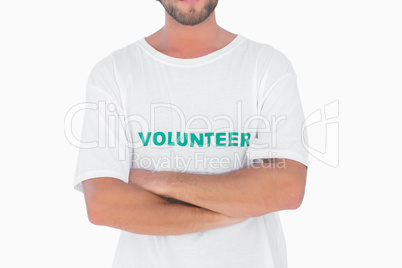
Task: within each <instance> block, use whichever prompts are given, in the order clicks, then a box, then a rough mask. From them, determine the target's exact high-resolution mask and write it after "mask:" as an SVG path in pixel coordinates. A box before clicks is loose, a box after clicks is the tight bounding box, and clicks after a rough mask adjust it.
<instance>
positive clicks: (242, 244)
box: [74, 35, 308, 268]
mask: <svg viewBox="0 0 402 268" xmlns="http://www.w3.org/2000/svg"><path fill="white" fill-rule="evenodd" d="M86 100H87V102H89V103H90V104H89V105H88V109H86V111H85V119H84V124H83V130H82V136H81V147H82V148H81V149H80V150H79V157H78V164H77V169H76V176H75V180H74V188H75V189H77V190H80V191H82V188H81V182H82V181H83V180H86V179H90V178H94V177H114V178H117V179H120V180H122V181H124V182H128V175H129V170H130V168H144V169H148V170H156V171H162V170H170V171H181V172H190V173H191V172H192V173H206V174H217V173H222V172H228V171H232V170H235V169H239V168H242V167H245V166H246V165H250V164H251V161H252V159H261V158H276V157H281V158H282V157H283V158H288V159H293V160H296V161H299V162H301V163H303V164H304V165H306V166H307V165H308V154H307V151H306V150H305V148H304V146H303V142H302V140H303V139H304V141H306V138H307V136H306V135H305V134H306V133H303V121H304V115H303V110H302V106H301V103H300V97H299V93H298V89H297V83H296V75H295V72H294V70H293V68H292V65H291V63H290V62H289V60H288V59H287V58H286V57H285V56H284V55H283V54H282V53H280V52H279V51H277V50H276V49H274V48H272V47H271V46H269V45H267V44H262V43H258V42H255V41H252V40H250V39H248V38H246V37H244V36H242V35H237V36H236V38H235V39H234V40H233V41H232V42H230V43H229V44H228V45H226V46H225V47H224V48H222V49H219V50H217V51H215V52H213V53H210V54H208V55H205V56H202V57H198V58H191V59H182V58H175V57H171V56H168V55H165V54H163V53H161V52H159V51H157V50H156V49H154V48H153V47H152V46H151V45H150V44H148V43H147V41H146V40H145V39H144V38H141V39H139V40H137V41H136V42H134V43H132V44H130V45H128V46H126V47H124V48H121V49H119V50H116V51H113V52H112V53H110V54H109V55H108V56H107V57H105V58H104V59H102V60H100V61H99V62H98V63H97V64H96V65H95V66H94V68H93V70H92V72H91V73H90V75H89V79H88V83H87V95H86ZM286 266H287V265H286V247H285V240H284V236H283V233H282V228H281V223H280V219H279V215H278V213H276V212H274V213H268V214H266V215H263V216H261V217H253V218H249V219H247V220H245V221H244V222H242V223H239V224H235V225H232V226H228V227H222V228H216V229H212V230H208V231H204V232H198V233H192V234H184V235H169V236H154V235H140V234H134V233H129V232H126V231H122V232H121V236H120V239H119V243H118V247H117V250H116V255H115V259H114V266H113V267H115V268H128V267H135V268H152V267H156V268H165V267H166V268H180V267H183V268H206V267H219V268H244V267H253V268H271V267H275V268H284V267H286Z"/></svg>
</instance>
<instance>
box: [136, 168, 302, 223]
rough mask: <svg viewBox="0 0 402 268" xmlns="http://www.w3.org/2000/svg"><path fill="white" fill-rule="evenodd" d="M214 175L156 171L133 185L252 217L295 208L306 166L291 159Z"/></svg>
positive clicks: (225, 212)
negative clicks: (136, 184)
mask: <svg viewBox="0 0 402 268" xmlns="http://www.w3.org/2000/svg"><path fill="white" fill-rule="evenodd" d="M278 161H283V166H280V165H279V164H280V163H270V164H269V165H268V164H264V165H261V166H260V167H255V168H252V167H250V168H244V169H240V170H236V171H232V172H228V173H223V174H216V175H204V174H191V173H176V172H156V173H150V174H148V175H147V176H143V177H142V179H141V178H140V177H137V178H136V177H135V170H134V172H133V176H130V178H132V179H133V183H138V185H139V186H140V187H144V189H146V190H149V191H151V192H154V193H156V194H159V195H164V196H167V197H171V198H175V199H179V200H181V201H184V202H188V203H191V204H194V205H197V206H200V207H203V208H207V209H210V210H213V211H216V212H219V213H222V214H225V215H228V216H231V217H256V216H261V215H264V214H266V213H269V212H273V211H279V210H284V209H292V208H297V207H298V206H299V205H300V203H301V201H302V199H303V195H304V187H305V179H306V167H305V166H304V165H302V164H300V163H298V162H296V161H292V160H278Z"/></svg>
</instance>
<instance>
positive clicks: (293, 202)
mask: <svg viewBox="0 0 402 268" xmlns="http://www.w3.org/2000/svg"><path fill="white" fill-rule="evenodd" d="M303 197H304V191H303V193H298V194H295V195H294V196H292V197H290V198H289V201H288V203H287V209H293V210H294V209H298V208H299V207H300V206H301V204H302V203H303Z"/></svg>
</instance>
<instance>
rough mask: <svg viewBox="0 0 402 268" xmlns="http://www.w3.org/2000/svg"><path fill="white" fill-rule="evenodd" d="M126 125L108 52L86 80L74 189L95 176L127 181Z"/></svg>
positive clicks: (111, 59)
mask: <svg viewBox="0 0 402 268" xmlns="http://www.w3.org/2000/svg"><path fill="white" fill-rule="evenodd" d="M125 129H126V128H125V112H124V107H123V102H122V98H121V92H120V89H119V86H118V83H117V81H116V74H115V67H114V61H113V58H112V57H111V55H109V56H107V57H105V58H104V59H102V60H101V61H99V62H98V63H97V64H96V65H95V66H94V67H93V68H92V70H91V72H90V74H89V77H88V80H87V85H86V106H85V111H84V121H83V126H82V132H81V138H80V148H79V152H78V161H77V165H76V172H75V177H74V189H76V190H78V191H81V192H82V181H84V180H87V179H91V178H97V177H113V178H116V179H120V180H122V181H124V182H128V176H129V172H130V155H131V154H130V153H129V152H130V151H129V146H128V144H129V143H128V140H129V137H128V136H127V133H126V131H125Z"/></svg>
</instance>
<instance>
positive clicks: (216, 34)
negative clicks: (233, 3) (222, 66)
mask: <svg viewBox="0 0 402 268" xmlns="http://www.w3.org/2000/svg"><path fill="white" fill-rule="evenodd" d="M165 13H166V15H165V25H164V26H163V27H162V28H161V29H159V30H158V31H157V32H155V33H154V34H152V35H150V36H148V37H147V38H146V40H147V41H148V43H149V44H150V45H151V46H153V47H154V48H155V49H156V50H158V51H160V52H162V53H164V54H166V55H169V56H173V57H178V58H195V57H200V56H203V55H206V54H209V53H211V52H213V51H216V50H218V49H220V48H222V47H224V46H226V45H227V44H228V43H230V42H231V41H232V40H233V38H234V37H235V36H236V35H235V34H232V33H230V32H228V31H226V30H224V29H223V28H221V27H220V26H219V25H218V24H217V23H216V18H215V11H214V12H212V13H211V14H210V16H209V17H208V18H207V19H206V20H204V21H203V22H202V23H200V24H198V25H194V26H185V25H182V24H180V23H179V22H177V21H176V20H174V19H173V18H172V17H171V16H170V15H168V14H167V12H165Z"/></svg>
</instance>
